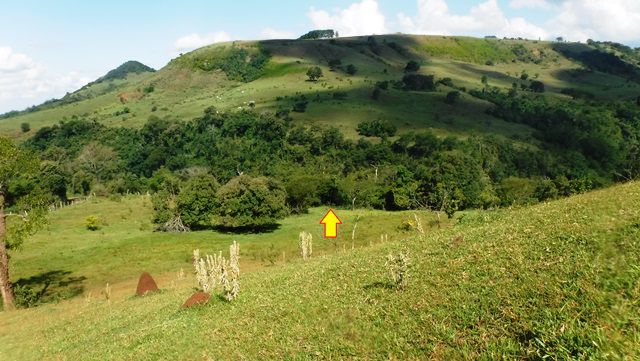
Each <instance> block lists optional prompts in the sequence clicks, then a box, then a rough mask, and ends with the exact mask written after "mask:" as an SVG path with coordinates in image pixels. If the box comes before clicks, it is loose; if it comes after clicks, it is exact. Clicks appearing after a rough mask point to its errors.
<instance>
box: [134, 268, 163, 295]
mask: <svg viewBox="0 0 640 361" xmlns="http://www.w3.org/2000/svg"><path fill="white" fill-rule="evenodd" d="M157 291H159V289H158V285H157V284H156V281H154V280H153V277H151V275H150V274H149V273H148V272H144V273H143V274H141V275H140V279H139V280H138V288H137V289H136V295H137V296H144V295H146V294H147V293H148V292H157Z"/></svg>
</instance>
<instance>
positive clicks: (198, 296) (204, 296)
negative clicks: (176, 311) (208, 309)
mask: <svg viewBox="0 0 640 361" xmlns="http://www.w3.org/2000/svg"><path fill="white" fill-rule="evenodd" d="M210 298H211V295H210V294H208V293H206V292H196V293H194V294H192V295H191V297H189V299H188V300H186V301H185V303H184V304H183V305H182V308H188V307H195V306H201V305H204V304H206V303H207V302H209V299H210Z"/></svg>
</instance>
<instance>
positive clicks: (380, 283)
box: [362, 281, 395, 290]
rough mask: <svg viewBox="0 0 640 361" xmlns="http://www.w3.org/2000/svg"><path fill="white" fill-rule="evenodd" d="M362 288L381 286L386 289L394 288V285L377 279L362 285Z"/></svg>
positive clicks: (368, 288)
mask: <svg viewBox="0 0 640 361" xmlns="http://www.w3.org/2000/svg"><path fill="white" fill-rule="evenodd" d="M362 288H364V289H365V290H370V289H374V288H383V289H387V290H392V289H394V288H395V285H394V284H393V283H391V282H380V281H377V282H373V283H369V284H368V285H364V286H363V287H362Z"/></svg>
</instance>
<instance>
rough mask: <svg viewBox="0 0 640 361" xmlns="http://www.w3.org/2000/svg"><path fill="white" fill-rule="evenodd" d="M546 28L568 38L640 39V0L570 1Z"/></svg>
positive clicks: (628, 40) (633, 40)
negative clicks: (639, 0)
mask: <svg viewBox="0 0 640 361" xmlns="http://www.w3.org/2000/svg"><path fill="white" fill-rule="evenodd" d="M547 27H548V28H549V29H553V35H554V36H556V35H557V36H563V37H565V38H566V39H568V40H573V41H585V40H587V39H589V38H592V39H594V40H612V41H618V42H630V41H631V42H637V41H640V2H638V1H628V0H607V1H601V0H567V1H564V2H563V3H562V4H560V5H559V12H558V14H557V15H556V16H555V17H554V18H553V19H551V20H550V21H549V22H548V24H547Z"/></svg>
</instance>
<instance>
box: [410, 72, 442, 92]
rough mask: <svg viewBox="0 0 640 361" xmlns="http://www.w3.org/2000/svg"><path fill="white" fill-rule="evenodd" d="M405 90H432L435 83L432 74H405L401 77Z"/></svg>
mask: <svg viewBox="0 0 640 361" xmlns="http://www.w3.org/2000/svg"><path fill="white" fill-rule="evenodd" d="M402 84H403V85H404V89H406V90H418V91H434V90H436V85H435V83H434V77H433V75H422V74H407V75H405V76H404V77H403V78H402Z"/></svg>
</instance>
